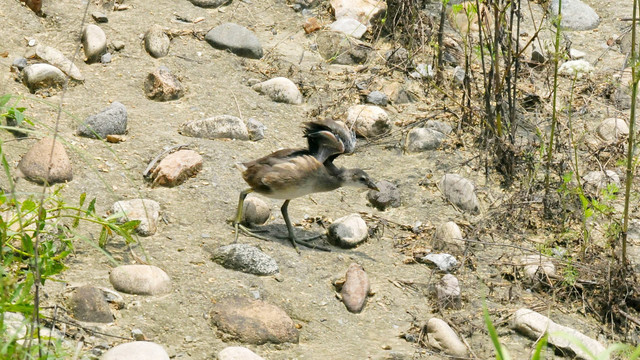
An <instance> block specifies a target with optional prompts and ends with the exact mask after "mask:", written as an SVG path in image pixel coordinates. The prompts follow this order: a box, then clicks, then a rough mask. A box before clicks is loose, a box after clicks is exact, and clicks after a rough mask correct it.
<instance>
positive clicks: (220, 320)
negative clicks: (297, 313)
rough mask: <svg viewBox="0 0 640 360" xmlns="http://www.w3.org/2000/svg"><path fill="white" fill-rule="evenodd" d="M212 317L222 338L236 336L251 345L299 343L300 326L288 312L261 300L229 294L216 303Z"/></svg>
mask: <svg viewBox="0 0 640 360" xmlns="http://www.w3.org/2000/svg"><path fill="white" fill-rule="evenodd" d="M210 316H211V322H212V323H213V325H214V326H215V327H216V328H217V329H218V331H219V332H220V333H221V334H220V336H221V337H222V340H223V341H226V340H232V339H237V340H239V341H241V342H243V343H248V344H264V343H268V342H270V343H275V344H280V343H295V344H297V343H298V336H299V334H298V329H296V327H295V325H294V323H293V320H291V318H290V317H289V316H288V315H287V313H285V312H284V311H283V310H282V309H280V308H279V307H277V306H275V305H271V304H269V303H266V302H264V301H261V300H249V299H247V298H244V297H239V296H230V297H226V298H223V299H221V300H219V301H217V302H216V303H215V304H214V305H213V309H212V310H211V313H210Z"/></svg>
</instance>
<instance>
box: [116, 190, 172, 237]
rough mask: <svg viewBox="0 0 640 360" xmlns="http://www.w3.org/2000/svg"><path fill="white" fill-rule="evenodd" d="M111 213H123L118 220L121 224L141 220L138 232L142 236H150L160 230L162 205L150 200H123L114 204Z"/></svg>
mask: <svg viewBox="0 0 640 360" xmlns="http://www.w3.org/2000/svg"><path fill="white" fill-rule="evenodd" d="M111 213H112V214H117V213H122V215H121V216H120V217H119V218H118V222H119V223H124V222H126V221H131V220H140V225H138V227H137V228H136V231H137V232H138V234H140V235H142V236H149V235H153V234H155V233H156V230H157V229H158V218H159V217H160V204H158V202H157V201H153V200H149V199H132V200H121V201H116V202H115V203H114V204H113V206H112V207H111Z"/></svg>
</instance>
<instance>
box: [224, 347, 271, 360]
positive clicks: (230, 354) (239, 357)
mask: <svg viewBox="0 0 640 360" xmlns="http://www.w3.org/2000/svg"><path fill="white" fill-rule="evenodd" d="M218 360H264V358H263V357H261V356H258V355H257V354H256V353H254V352H253V351H251V350H249V349H247V348H246V347H243V346H228V347H226V348H224V349H222V350H221V351H220V352H219V353H218Z"/></svg>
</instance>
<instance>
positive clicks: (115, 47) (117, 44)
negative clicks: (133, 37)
mask: <svg viewBox="0 0 640 360" xmlns="http://www.w3.org/2000/svg"><path fill="white" fill-rule="evenodd" d="M125 45H126V44H125V43H124V41H120V40H114V41H112V42H111V47H112V48H113V51H120V50H122V49H124V47H125Z"/></svg>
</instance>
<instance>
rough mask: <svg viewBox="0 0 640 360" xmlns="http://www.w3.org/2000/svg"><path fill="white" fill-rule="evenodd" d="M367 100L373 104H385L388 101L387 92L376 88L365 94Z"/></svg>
mask: <svg viewBox="0 0 640 360" xmlns="http://www.w3.org/2000/svg"><path fill="white" fill-rule="evenodd" d="M367 102H368V103H369V104H373V105H380V106H386V105H387V103H388V102H389V98H388V97H387V94H385V93H383V92H382V91H377V90H376V91H372V92H370V93H369V95H367Z"/></svg>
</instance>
